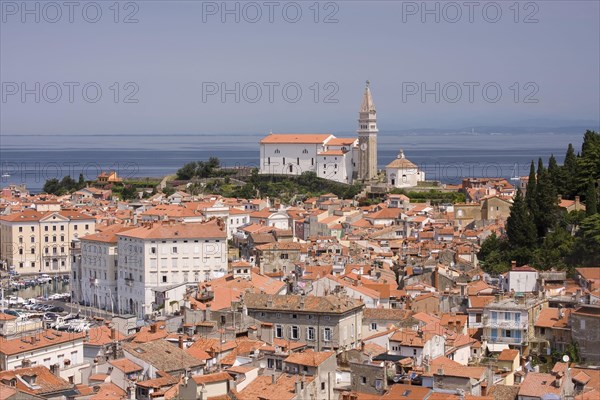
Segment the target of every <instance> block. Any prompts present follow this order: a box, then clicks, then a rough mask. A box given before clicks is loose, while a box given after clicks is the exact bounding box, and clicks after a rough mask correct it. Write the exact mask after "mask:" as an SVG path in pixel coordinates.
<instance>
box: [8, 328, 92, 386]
mask: <svg viewBox="0 0 600 400" xmlns="http://www.w3.org/2000/svg"><path fill="white" fill-rule="evenodd" d="M84 339H85V333H67V332H58V331H53V330H50V329H49V330H45V331H41V332H37V333H35V334H32V335H30V336H22V337H20V338H15V339H10V340H5V339H2V341H1V342H0V370H2V371H6V370H10V369H15V368H21V367H23V366H31V367H33V366H36V365H43V366H45V367H47V368H51V367H53V366H54V365H56V364H58V367H59V371H60V376H61V377H62V378H64V379H68V380H70V381H72V382H74V383H79V382H80V380H81V377H80V376H79V374H78V371H79V369H81V368H84V367H85V364H84V359H83V341H84Z"/></svg>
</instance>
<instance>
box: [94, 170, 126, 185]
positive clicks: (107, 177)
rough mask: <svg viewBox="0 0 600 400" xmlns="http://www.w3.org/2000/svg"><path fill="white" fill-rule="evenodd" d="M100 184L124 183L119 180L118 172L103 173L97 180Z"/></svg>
mask: <svg viewBox="0 0 600 400" xmlns="http://www.w3.org/2000/svg"><path fill="white" fill-rule="evenodd" d="M96 181H98V183H117V182H123V179H121V178H119V177H118V175H117V172H116V171H108V172H104V171H102V172H101V173H100V175H98V177H97V178H96Z"/></svg>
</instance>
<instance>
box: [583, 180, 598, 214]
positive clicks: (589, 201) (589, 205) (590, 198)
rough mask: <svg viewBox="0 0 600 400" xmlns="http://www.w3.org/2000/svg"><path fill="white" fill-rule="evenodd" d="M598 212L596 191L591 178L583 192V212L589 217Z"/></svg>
mask: <svg viewBox="0 0 600 400" xmlns="http://www.w3.org/2000/svg"><path fill="white" fill-rule="evenodd" d="M597 213H598V192H597V190H596V184H595V183H594V180H593V179H590V180H589V181H588V187H587V191H586V194H585V214H586V215H587V216H588V217H590V216H592V215H594V214H597Z"/></svg>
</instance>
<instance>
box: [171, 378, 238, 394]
mask: <svg viewBox="0 0 600 400" xmlns="http://www.w3.org/2000/svg"><path fill="white" fill-rule="evenodd" d="M231 389H233V378H232V377H231V375H230V374H228V373H227V372H216V373H214V374H206V375H192V376H191V377H184V378H183V383H182V384H180V385H179V396H180V398H182V399H203V400H204V399H211V398H215V397H219V396H222V397H227V395H228V394H229V393H230V391H231Z"/></svg>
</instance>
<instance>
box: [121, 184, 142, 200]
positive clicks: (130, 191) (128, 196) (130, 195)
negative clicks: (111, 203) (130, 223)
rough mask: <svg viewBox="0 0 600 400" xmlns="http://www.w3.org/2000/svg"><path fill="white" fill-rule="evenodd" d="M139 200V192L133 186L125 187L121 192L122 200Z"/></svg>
mask: <svg viewBox="0 0 600 400" xmlns="http://www.w3.org/2000/svg"><path fill="white" fill-rule="evenodd" d="M137 198H138V196H137V191H136V190H135V187H134V186H133V185H125V186H123V190H122V191H121V199H122V200H134V199H137Z"/></svg>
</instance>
